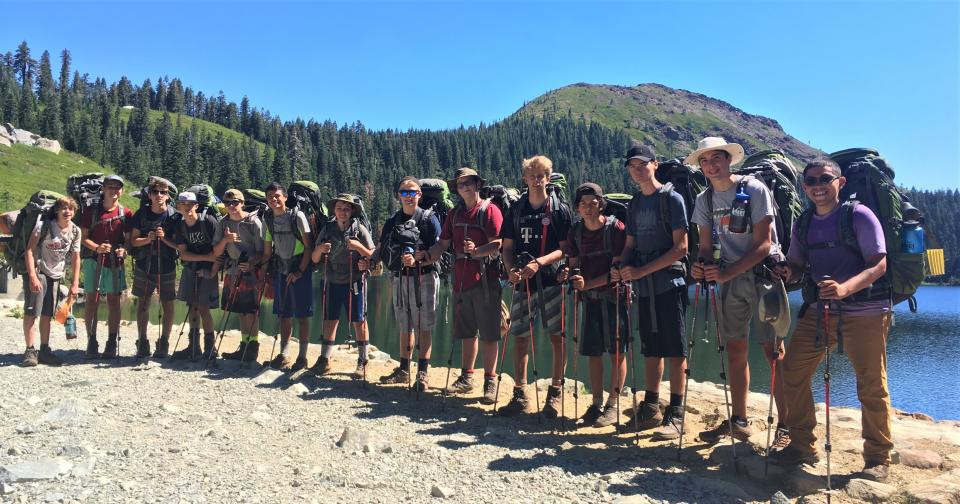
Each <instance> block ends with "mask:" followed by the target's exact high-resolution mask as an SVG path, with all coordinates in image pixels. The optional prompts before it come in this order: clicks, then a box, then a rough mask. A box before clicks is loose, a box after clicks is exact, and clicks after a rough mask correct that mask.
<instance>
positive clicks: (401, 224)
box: [374, 177, 440, 391]
mask: <svg viewBox="0 0 960 504" xmlns="http://www.w3.org/2000/svg"><path fill="white" fill-rule="evenodd" d="M421 195H422V192H421V190H420V182H419V181H418V180H417V178H415V177H404V178H403V179H401V180H400V184H399V185H398V186H397V198H398V199H399V200H400V209H399V210H397V213H395V214H393V216H392V217H390V219H388V220H387V222H386V223H385V224H384V225H383V230H382V231H381V234H380V246H379V247H377V252H376V254H375V255H374V262H376V261H378V260H380V261H383V262H384V264H385V265H386V268H387V269H388V270H389V271H390V272H391V273H392V275H393V281H392V283H393V314H394V316H395V317H396V319H397V327H399V329H400V365H399V366H397V368H396V369H394V370H393V372H391V373H390V374H388V375H386V376H383V377H381V378H380V383H409V380H410V357H411V355H412V353H413V348H414V345H416V347H417V348H418V349H419V355H418V358H417V379H416V382H415V383H414V386H416V387H417V388H418V389H419V391H424V390H426V388H427V369H428V368H429V364H430V350H431V335H432V334H433V330H434V328H435V327H436V325H437V300H438V299H439V295H440V276H439V274H438V272H437V270H436V267H435V264H434V262H433V261H427V259H426V257H425V256H424V255H423V254H420V256H421V260H419V261H418V260H417V259H416V256H415V254H416V253H417V252H423V251H425V250H429V249H430V247H432V246H433V245H434V244H435V243H437V240H438V239H439V238H440V219H439V218H438V217H437V215H436V214H435V213H434V212H433V211H432V210H424V209H422V208H420V206H419V204H420V197H421ZM414 340H416V343H414Z"/></svg>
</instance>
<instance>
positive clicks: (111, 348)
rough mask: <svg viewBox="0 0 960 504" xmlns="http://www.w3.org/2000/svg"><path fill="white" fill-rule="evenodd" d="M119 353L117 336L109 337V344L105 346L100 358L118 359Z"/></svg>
mask: <svg viewBox="0 0 960 504" xmlns="http://www.w3.org/2000/svg"><path fill="white" fill-rule="evenodd" d="M117 355H118V354H117V338H109V339H107V344H106V345H104V346H103V353H102V354H100V358H101V359H116V358H117Z"/></svg>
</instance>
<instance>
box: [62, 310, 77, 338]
mask: <svg viewBox="0 0 960 504" xmlns="http://www.w3.org/2000/svg"><path fill="white" fill-rule="evenodd" d="M63 332H64V333H66V335H67V339H68V340H72V339H77V319H75V318H74V317H73V313H70V314H68V315H67V320H66V322H64V324H63Z"/></svg>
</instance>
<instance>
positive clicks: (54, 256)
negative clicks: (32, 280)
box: [32, 219, 80, 280]
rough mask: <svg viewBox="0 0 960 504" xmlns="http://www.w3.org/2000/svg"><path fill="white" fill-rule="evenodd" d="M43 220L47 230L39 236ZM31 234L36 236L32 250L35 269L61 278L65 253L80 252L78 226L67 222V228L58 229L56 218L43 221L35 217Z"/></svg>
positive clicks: (55, 277)
mask: <svg viewBox="0 0 960 504" xmlns="http://www.w3.org/2000/svg"><path fill="white" fill-rule="evenodd" d="M44 222H47V223H48V224H47V231H46V234H45V235H44V236H40V232H41V230H42V228H43V224H44ZM32 236H34V237H38V238H39V240H40V241H39V242H38V243H37V248H36V249H34V251H33V258H34V261H36V263H37V269H39V270H40V272H41V273H43V275H44V276H45V277H47V278H50V279H53V280H59V279H61V278H63V272H64V270H65V269H66V259H67V254H69V253H71V252H80V228H79V227H77V225H76V224H74V223H72V222H68V223H67V229H60V225H59V224H57V221H56V219H53V220H49V221H44V219H37V225H36V226H35V227H34V228H33V233H32Z"/></svg>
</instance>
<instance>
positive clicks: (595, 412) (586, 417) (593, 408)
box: [580, 404, 603, 427]
mask: <svg viewBox="0 0 960 504" xmlns="http://www.w3.org/2000/svg"><path fill="white" fill-rule="evenodd" d="M602 414H603V409H602V408H600V406H597V405H596V404H591V405H590V407H589V408H587V412H586V413H584V414H583V416H582V417H580V426H581V427H593V424H594V423H596V421H597V419H598V418H600V415H602Z"/></svg>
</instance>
